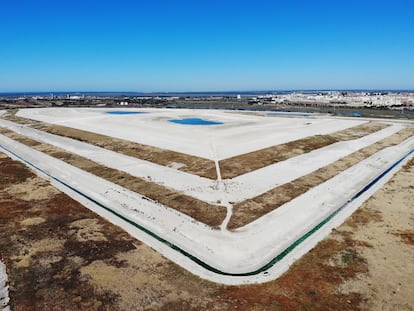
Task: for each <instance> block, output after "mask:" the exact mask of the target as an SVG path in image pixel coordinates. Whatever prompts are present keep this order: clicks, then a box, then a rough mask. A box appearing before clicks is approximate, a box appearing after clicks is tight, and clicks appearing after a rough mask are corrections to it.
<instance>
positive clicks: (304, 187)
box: [228, 126, 414, 229]
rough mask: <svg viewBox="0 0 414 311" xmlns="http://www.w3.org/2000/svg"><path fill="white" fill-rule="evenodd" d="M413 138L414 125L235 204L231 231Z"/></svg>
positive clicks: (229, 226) (230, 225) (230, 224)
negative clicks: (385, 149) (385, 150)
mask: <svg viewBox="0 0 414 311" xmlns="http://www.w3.org/2000/svg"><path fill="white" fill-rule="evenodd" d="M413 135H414V127H413V126H411V127H407V128H404V129H402V130H400V131H398V132H397V133H395V134H393V135H391V136H389V137H387V138H385V139H382V140H381V141H379V142H377V143H375V144H372V145H370V146H368V147H365V148H363V149H361V150H359V151H356V152H354V153H352V154H350V155H348V156H346V157H344V158H342V159H340V160H338V161H335V162H334V163H331V164H329V165H327V166H325V167H322V168H320V169H318V170H316V171H314V172H313V173H310V174H308V175H305V176H302V177H300V178H297V179H295V180H293V181H292V182H290V183H288V184H284V185H282V186H279V187H276V188H274V189H272V190H270V191H268V192H266V193H264V194H262V195H259V196H257V197H255V198H252V199H248V200H245V201H243V202H240V203H238V204H236V205H234V207H233V214H232V217H231V219H230V221H229V224H228V228H229V229H236V228H239V227H242V226H244V225H247V224H248V223H250V222H252V221H254V220H256V219H258V218H260V217H262V216H263V215H265V214H267V213H269V212H271V211H273V210H275V209H277V208H278V207H280V206H281V205H283V204H285V203H287V202H289V201H291V200H292V199H294V198H296V197H298V196H299V195H301V194H303V193H305V192H307V191H308V190H309V189H311V188H313V187H315V186H317V185H320V184H322V183H323V182H325V181H327V180H328V179H330V178H332V177H334V176H336V175H337V174H339V173H340V172H342V171H344V170H346V169H347V168H350V167H352V166H353V165H355V164H357V163H358V162H361V161H362V160H364V159H366V158H368V157H369V156H371V155H373V154H375V153H376V152H378V151H380V150H382V149H384V148H386V147H391V146H396V145H398V144H400V143H401V142H403V141H404V140H406V139H408V138H410V137H411V136H413Z"/></svg>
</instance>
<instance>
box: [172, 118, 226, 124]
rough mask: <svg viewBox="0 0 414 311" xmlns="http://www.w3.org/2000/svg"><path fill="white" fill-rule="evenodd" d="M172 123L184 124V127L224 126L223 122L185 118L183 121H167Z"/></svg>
mask: <svg viewBox="0 0 414 311" xmlns="http://www.w3.org/2000/svg"><path fill="white" fill-rule="evenodd" d="M168 121H169V122H172V123H177V124H186V125H218V124H224V123H223V122H218V121H210V120H205V119H201V118H185V119H174V120H168Z"/></svg>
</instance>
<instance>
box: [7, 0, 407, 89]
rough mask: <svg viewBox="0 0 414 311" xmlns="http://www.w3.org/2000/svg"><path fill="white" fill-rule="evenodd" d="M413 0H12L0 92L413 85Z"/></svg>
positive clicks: (330, 87)
mask: <svg viewBox="0 0 414 311" xmlns="http://www.w3.org/2000/svg"><path fill="white" fill-rule="evenodd" d="M413 14H414V3H413V2H411V1H402V0H396V1H392V2H391V1H371V0H368V1H355V0H350V1H343V2H341V3H336V2H328V1H289V2H287V1H280V2H279V1H260V0H258V1H255V2H253V1H216V0H212V1H206V2H200V1H152V2H148V1H147V2H144V3H141V2H140V1H126V0H119V1H96V0H86V1H77V0H76V1H65V2H60V1H50V0H38V1H29V0H22V1H7V2H5V3H3V4H2V9H1V11H0V37H1V38H2V48H1V49H0V92H3V93H4V92H42V91H44V92H59V91H62V92H73V91H75V92H90V91H96V92H102V91H119V92H132V91H137V92H207V91H212V92H223V91H240V92H243V91H260V90H334V89H339V90H347V89H349V90H351V89H357V90H358V89H363V90H382V89H385V90H413V89H414V60H413V55H414V40H413V39H412V38H413V36H414V19H413V18H412V16H413Z"/></svg>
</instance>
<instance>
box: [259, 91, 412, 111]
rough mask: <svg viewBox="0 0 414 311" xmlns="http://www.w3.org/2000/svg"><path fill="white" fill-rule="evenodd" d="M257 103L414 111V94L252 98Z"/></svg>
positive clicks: (341, 94) (305, 94) (370, 93)
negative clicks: (407, 109)
mask: <svg viewBox="0 0 414 311" xmlns="http://www.w3.org/2000/svg"><path fill="white" fill-rule="evenodd" d="M251 100H252V101H255V102H257V103H262V104H266V103H269V102H270V103H275V104H277V103H301V104H309V105H327V106H342V105H344V106H347V107H377V108H378V107H392V106H394V107H405V108H409V109H414V93H410V92H404V93H396V92H317V93H307V92H303V93H301V92H292V93H288V94H265V95H260V96H256V97H252V99H251Z"/></svg>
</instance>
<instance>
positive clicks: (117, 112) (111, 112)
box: [106, 111, 147, 114]
mask: <svg viewBox="0 0 414 311" xmlns="http://www.w3.org/2000/svg"><path fill="white" fill-rule="evenodd" d="M106 113H107V114H143V113H147V112H142V111H107V112H106Z"/></svg>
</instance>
